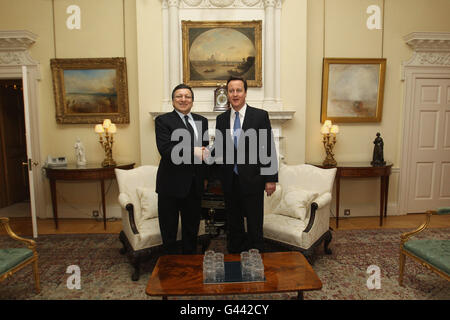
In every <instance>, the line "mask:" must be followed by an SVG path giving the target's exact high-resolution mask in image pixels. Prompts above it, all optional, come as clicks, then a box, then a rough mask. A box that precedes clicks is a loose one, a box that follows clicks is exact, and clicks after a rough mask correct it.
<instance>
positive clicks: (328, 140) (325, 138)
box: [320, 120, 339, 167]
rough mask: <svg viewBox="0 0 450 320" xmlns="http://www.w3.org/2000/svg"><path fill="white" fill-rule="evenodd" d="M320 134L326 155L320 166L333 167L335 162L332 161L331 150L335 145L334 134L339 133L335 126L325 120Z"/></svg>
mask: <svg viewBox="0 0 450 320" xmlns="http://www.w3.org/2000/svg"><path fill="white" fill-rule="evenodd" d="M320 133H322V142H323V146H324V147H325V152H326V154H327V156H326V158H325V160H324V161H323V163H322V165H323V166H324V167H335V166H336V165H337V162H336V160H335V159H334V153H333V148H334V145H335V144H336V134H338V133H339V127H338V126H337V125H333V124H332V123H331V120H325V123H324V124H323V126H322V128H321V129H320Z"/></svg>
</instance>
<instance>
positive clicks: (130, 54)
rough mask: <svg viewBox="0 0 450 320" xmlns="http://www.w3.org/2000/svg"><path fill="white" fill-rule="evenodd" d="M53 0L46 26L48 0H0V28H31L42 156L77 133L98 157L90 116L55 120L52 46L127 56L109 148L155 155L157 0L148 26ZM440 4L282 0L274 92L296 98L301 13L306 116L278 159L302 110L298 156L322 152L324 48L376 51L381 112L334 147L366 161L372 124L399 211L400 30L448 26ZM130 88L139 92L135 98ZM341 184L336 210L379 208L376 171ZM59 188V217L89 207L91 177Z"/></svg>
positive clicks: (133, 156)
mask: <svg viewBox="0 0 450 320" xmlns="http://www.w3.org/2000/svg"><path fill="white" fill-rule="evenodd" d="M54 4H55V5H54V18H55V19H54V21H55V24H54V26H55V28H53V7H52V1H50V0H0V30H17V29H26V30H29V31H31V32H33V33H35V34H37V35H38V36H39V38H38V40H37V41H36V43H35V44H34V45H33V46H32V47H31V55H32V57H33V58H34V59H35V60H38V61H40V63H41V77H42V80H41V81H40V85H39V108H40V112H39V113H40V140H41V154H42V156H43V157H45V156H46V155H47V154H52V155H54V156H56V155H65V156H67V158H68V160H69V161H74V160H75V157H74V150H73V145H74V143H75V140H76V138H77V137H80V138H81V140H82V141H83V143H84V144H85V146H86V152H87V158H88V161H91V162H94V161H95V162H97V161H101V160H102V158H103V153H102V150H101V149H100V146H99V144H98V142H97V137H96V135H95V134H94V132H93V129H92V126H89V125H57V124H56V122H55V105H54V98H53V91H52V90H53V88H52V80H51V71H50V59H52V58H55V48H56V57H57V58H69V57H70V58H77V57H115V56H118V57H121V56H125V57H126V58H127V69H128V90H129V106H130V124H129V125H120V126H119V128H118V134H117V136H116V145H115V146H114V152H113V155H114V158H115V159H116V160H118V161H133V162H136V163H137V165H140V164H157V163H158V160H159V156H158V153H157V150H156V145H155V135H154V124H153V120H152V119H151V117H150V116H149V112H150V111H160V108H161V104H162V99H163V61H164V56H163V49H162V17H161V2H160V1H159V0H149V1H146V2H145V5H146V6H149V7H150V9H151V12H152V19H150V20H148V21H146V24H147V25H146V29H147V30H148V32H141V31H138V30H136V15H137V14H140V13H139V12H136V2H135V1H134V0H126V1H122V0H96V1H88V0H71V1H68V0H56V1H54ZM70 4H77V5H79V6H80V8H81V30H68V29H67V28H66V26H65V19H66V18H67V17H68V14H67V13H66V12H65V9H66V8H67V6H68V5H70ZM372 4H377V5H379V6H380V7H381V9H382V10H383V14H384V26H383V27H384V29H383V30H368V29H367V28H366V19H367V18H368V16H369V15H368V14H367V13H366V8H367V7H368V6H369V5H372ZM383 5H384V7H383ZM448 12H450V1H448V0H385V1H383V0H308V10H307V12H306V14H307V15H306V17H305V12H301V9H300V5H299V3H298V1H295V0H285V1H284V2H283V10H282V22H281V97H282V100H283V104H284V105H285V106H286V107H287V108H289V107H290V106H298V104H299V103H298V92H297V91H296V88H297V86H298V84H299V81H302V80H301V75H302V74H304V72H305V70H301V68H300V67H299V65H298V59H297V58H298V52H299V51H301V50H302V48H300V47H299V43H302V41H301V39H298V38H297V37H298V33H296V32H295V30H296V29H298V28H303V27H304V19H305V18H306V19H307V30H308V39H307V48H306V49H307V70H306V86H307V93H306V94H307V96H306V101H307V106H306V119H298V118H296V116H294V119H293V120H291V121H288V122H286V124H285V126H284V130H283V132H284V135H285V136H286V139H285V142H284V146H285V147H286V150H287V151H286V162H287V163H288V164H296V163H298V160H297V159H299V158H300V157H301V155H302V154H303V150H301V146H299V145H298V144H297V143H296V137H297V136H299V135H303V134H305V133H304V132H302V131H301V130H300V129H299V128H300V127H301V126H300V125H299V124H300V123H301V121H303V120H306V121H305V122H306V152H305V153H306V161H307V162H313V161H315V162H317V161H322V160H323V158H324V151H323V146H322V145H321V142H320V141H321V136H320V126H321V123H320V105H321V85H322V59H323V57H354V58H357V57H358V58H365V57H375V58H379V57H384V58H386V59H387V70H386V85H385V95H384V108H383V118H382V121H381V122H380V123H365V124H340V128H341V131H340V133H339V136H338V143H337V145H336V149H335V153H336V159H337V160H338V161H368V160H370V159H371V156H372V150H373V149H372V148H373V144H372V141H373V139H374V138H375V133H376V132H378V131H379V132H381V134H382V137H383V139H384V142H385V150H384V151H385V159H387V160H391V161H392V162H393V163H394V170H393V174H392V176H391V184H390V192H389V197H390V199H389V206H388V210H389V213H390V214H403V213H400V212H397V201H398V194H397V189H398V177H399V174H400V173H401V168H399V164H400V160H401V135H402V128H401V126H402V107H403V106H402V105H403V90H404V87H403V83H402V82H401V80H400V70H401V69H400V67H401V63H402V62H403V61H406V60H408V59H409V58H410V57H411V54H412V51H411V50H410V49H409V48H408V47H407V46H406V45H405V43H404V41H403V40H402V37H403V36H404V35H406V34H408V33H410V32H413V31H441V32H450V20H449V19H448V18H447V14H448ZM302 19H303V20H302ZM124 33H125V37H124ZM54 35H55V39H54ZM143 37H147V38H148V37H150V38H151V39H152V41H153V45H152V46H151V47H147V48H140V50H141V49H142V50H144V51H145V52H146V53H147V55H146V58H147V59H150V60H151V61H152V62H154V72H152V73H151V74H144V75H143V74H139V75H138V72H137V64H138V61H137V58H136V56H137V55H136V52H137V48H138V46H139V43H141V42H140V41H139V39H142V38H143ZM139 77H140V78H139ZM299 79H300V80H299ZM138 86H139V87H138ZM138 90H144V92H145V93H144V94H143V95H142V99H141V101H139V95H138ZM139 137H146V138H145V140H146V141H145V142H143V141H139ZM141 159H144V160H145V161H141ZM44 160H45V159H41V162H43V161H44ZM141 162H142V163H141ZM341 184H342V185H341V210H342V209H344V208H350V209H352V215H377V214H378V196H379V182H378V181H377V180H376V179H358V180H354V179H345V180H343V181H342V183H341ZM107 186H108V184H107ZM46 188H47V190H46V192H47V194H46V201H47V212H46V213H38V216H50V214H51V210H50V208H51V207H50V196H49V192H48V184H46ZM58 188H59V196H58V197H59V198H58V201H59V208H60V215H61V216H62V217H64V216H77V217H89V216H90V215H91V211H92V210H94V209H98V207H99V203H100V197H99V186H98V184H97V183H82V184H81V183H58ZM116 199H117V185H116V183H115V181H113V182H112V183H111V188H110V190H109V192H108V195H107V202H108V216H119V212H120V210H119V208H118V205H117V201H116ZM341 214H342V211H341Z"/></svg>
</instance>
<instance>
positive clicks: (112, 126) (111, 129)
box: [108, 123, 117, 133]
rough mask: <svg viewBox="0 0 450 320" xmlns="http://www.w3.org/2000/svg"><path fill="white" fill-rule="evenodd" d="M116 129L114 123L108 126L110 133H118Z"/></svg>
mask: <svg viewBox="0 0 450 320" xmlns="http://www.w3.org/2000/svg"><path fill="white" fill-rule="evenodd" d="M116 131H117V128H116V125H115V124H114V123H111V125H110V126H109V128H108V132H109V133H116Z"/></svg>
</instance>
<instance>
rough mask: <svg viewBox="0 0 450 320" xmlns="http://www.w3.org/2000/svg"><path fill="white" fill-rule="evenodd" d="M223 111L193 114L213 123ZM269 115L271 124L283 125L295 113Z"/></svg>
mask: <svg viewBox="0 0 450 320" xmlns="http://www.w3.org/2000/svg"><path fill="white" fill-rule="evenodd" d="M222 112H223V111H195V112H194V113H197V114H199V115H202V116H204V117H205V118H206V119H208V121H215V120H216V117H217V116H218V115H219V114H221V113H222ZM267 112H268V113H269V119H270V121H271V122H272V123H273V124H279V125H281V124H283V123H284V122H286V121H287V120H291V119H292V118H293V117H294V113H295V111H289V110H282V111H270V110H268V111H267ZM149 113H150V115H151V116H152V118H153V120H155V118H156V117H157V116H159V115H161V114H164V113H166V112H164V111H154V112H149Z"/></svg>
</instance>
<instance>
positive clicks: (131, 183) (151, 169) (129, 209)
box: [115, 166, 209, 281]
mask: <svg viewBox="0 0 450 320" xmlns="http://www.w3.org/2000/svg"><path fill="white" fill-rule="evenodd" d="M157 170H158V167H156V166H141V167H138V168H135V169H131V170H122V169H115V174H116V179H117V183H118V185H119V203H120V205H121V207H122V228H123V229H122V231H121V232H120V234H119V239H120V241H121V242H122V244H123V248H122V249H121V250H120V253H122V254H125V253H127V255H128V257H129V258H130V261H131V264H132V266H133V267H134V273H133V274H132V276H131V279H132V280H133V281H137V280H138V279H139V275H140V269H139V266H140V263H141V262H142V261H144V260H145V259H147V258H149V257H150V256H151V255H152V254H154V253H156V252H157V251H158V250H160V249H161V248H162V238H161V233H160V229H159V219H158V194H157V193H156V192H155V188H156V172H157ZM199 236H201V237H200V241H201V243H202V248H203V250H204V249H205V248H206V247H207V245H208V241H209V237H208V235H207V234H206V233H205V223H204V221H203V220H202V221H201V222H200V227H199ZM177 240H181V222H179V223H178V234H177Z"/></svg>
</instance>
